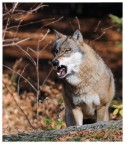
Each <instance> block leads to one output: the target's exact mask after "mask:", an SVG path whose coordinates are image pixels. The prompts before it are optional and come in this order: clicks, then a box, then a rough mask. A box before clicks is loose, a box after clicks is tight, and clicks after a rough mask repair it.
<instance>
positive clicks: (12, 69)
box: [3, 65, 37, 92]
mask: <svg viewBox="0 0 125 144" xmlns="http://www.w3.org/2000/svg"><path fill="white" fill-rule="evenodd" d="M3 66H4V67H5V68H7V69H9V70H11V71H12V72H14V73H15V74H17V75H19V76H20V77H21V78H23V79H24V80H25V81H26V82H28V84H29V85H30V86H31V87H32V88H33V89H34V90H35V92H37V89H36V88H35V87H34V85H33V84H32V83H31V82H30V81H29V80H28V79H27V78H25V77H24V76H23V75H21V74H20V73H18V72H16V71H15V70H13V69H12V68H10V67H8V66H6V65H3Z"/></svg>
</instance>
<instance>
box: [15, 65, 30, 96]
mask: <svg viewBox="0 0 125 144" xmlns="http://www.w3.org/2000/svg"><path fill="white" fill-rule="evenodd" d="M27 66H28V64H26V65H25V66H24V68H23V70H22V72H21V74H20V75H23V73H24V71H25V69H26V67H27ZM20 79H21V76H19V79H18V82H17V92H18V95H19V89H20V86H19V83H20Z"/></svg>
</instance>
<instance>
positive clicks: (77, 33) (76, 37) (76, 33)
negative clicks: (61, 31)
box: [73, 29, 83, 43]
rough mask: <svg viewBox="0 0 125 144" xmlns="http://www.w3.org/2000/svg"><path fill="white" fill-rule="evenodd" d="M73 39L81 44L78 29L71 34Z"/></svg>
mask: <svg viewBox="0 0 125 144" xmlns="http://www.w3.org/2000/svg"><path fill="white" fill-rule="evenodd" d="M73 39H74V40H75V41H76V42H80V43H82V42H83V37H82V33H81V32H80V31H79V30H78V29H77V30H76V31H75V32H74V34H73Z"/></svg>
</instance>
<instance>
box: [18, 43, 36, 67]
mask: <svg viewBox="0 0 125 144" xmlns="http://www.w3.org/2000/svg"><path fill="white" fill-rule="evenodd" d="M16 46H17V47H18V48H19V49H20V50H21V51H22V52H24V53H25V54H26V56H27V58H28V59H29V60H30V61H31V62H32V63H33V65H35V66H36V62H35V60H34V59H33V58H32V57H31V55H30V54H29V53H28V52H26V51H25V50H24V49H23V48H22V47H21V46H19V45H17V44H16Z"/></svg>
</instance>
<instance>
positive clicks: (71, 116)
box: [66, 107, 83, 126]
mask: <svg viewBox="0 0 125 144" xmlns="http://www.w3.org/2000/svg"><path fill="white" fill-rule="evenodd" d="M66 124H67V126H74V125H79V126H80V125H83V113H82V111H81V109H80V108H79V107H77V108H72V109H69V108H66Z"/></svg>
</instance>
